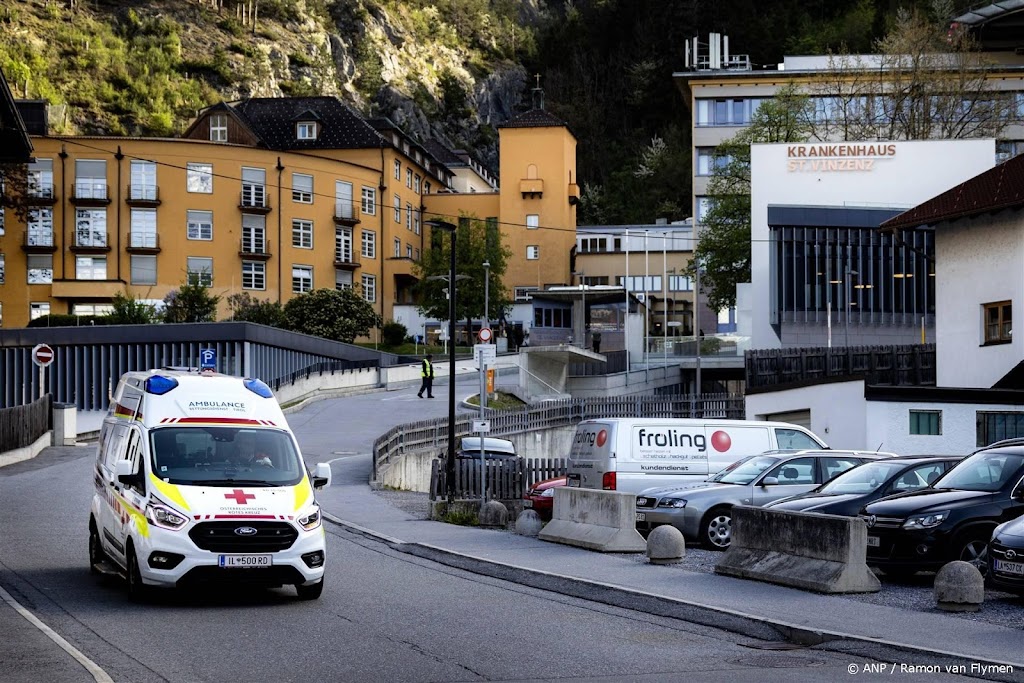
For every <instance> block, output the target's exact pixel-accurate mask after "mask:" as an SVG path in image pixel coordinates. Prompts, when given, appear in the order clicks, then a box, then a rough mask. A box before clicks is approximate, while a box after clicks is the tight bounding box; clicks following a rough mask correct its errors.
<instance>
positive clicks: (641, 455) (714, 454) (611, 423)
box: [567, 418, 828, 493]
mask: <svg viewBox="0 0 1024 683" xmlns="http://www.w3.org/2000/svg"><path fill="white" fill-rule="evenodd" d="M821 448H828V446H826V445H825V444H824V443H823V442H822V441H821V440H820V439H819V438H818V437H816V436H815V435H814V434H812V433H811V432H809V431H808V430H806V429H804V428H803V427H800V426H797V425H793V424H788V423H786V422H751V421H747V420H712V419H707V420H705V419H671V418H665V419H661V418H608V419H600V420H584V421H583V422H580V423H579V425H577V427H576V434H575V435H574V436H573V440H572V447H571V448H570V450H569V468H568V482H567V484H568V485H569V486H580V487H583V488H591V489H604V490H606V491H629V492H632V493H639V492H640V491H643V490H644V489H648V488H651V487H653V486H658V487H664V486H674V485H678V484H686V483H693V482H699V481H703V480H704V479H706V478H707V477H709V476H710V475H712V474H715V473H716V472H718V471H720V470H722V469H725V468H726V467H728V466H729V465H731V464H733V463H734V462H736V461H737V460H739V459H740V458H743V457H746V456H748V455H756V454H758V453H763V452H765V451H772V450H803V449H821Z"/></svg>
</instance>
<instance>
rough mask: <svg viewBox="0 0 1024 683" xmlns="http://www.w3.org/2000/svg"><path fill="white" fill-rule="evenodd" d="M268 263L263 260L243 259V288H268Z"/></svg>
mask: <svg viewBox="0 0 1024 683" xmlns="http://www.w3.org/2000/svg"><path fill="white" fill-rule="evenodd" d="M266 288H267V264H266V263H263V262H262V261H242V289H266Z"/></svg>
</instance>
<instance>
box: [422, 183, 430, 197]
mask: <svg viewBox="0 0 1024 683" xmlns="http://www.w3.org/2000/svg"><path fill="white" fill-rule="evenodd" d="M423 194H430V181H427V182H425V183H423Z"/></svg>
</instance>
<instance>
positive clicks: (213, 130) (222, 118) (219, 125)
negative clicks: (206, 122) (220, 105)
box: [210, 114, 228, 142]
mask: <svg viewBox="0 0 1024 683" xmlns="http://www.w3.org/2000/svg"><path fill="white" fill-rule="evenodd" d="M210 140H211V141H212V142H227V141H228V115H227V114H211V115H210Z"/></svg>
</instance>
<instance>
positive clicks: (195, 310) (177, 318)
mask: <svg viewBox="0 0 1024 683" xmlns="http://www.w3.org/2000/svg"><path fill="white" fill-rule="evenodd" d="M218 303H220V297H219V296H217V295H214V294H210V288H209V287H207V286H206V285H204V284H202V283H201V282H199V280H198V278H196V277H194V276H192V275H190V276H189V280H188V281H187V282H185V283H183V284H182V285H181V287H179V288H178V289H176V290H173V291H171V292H170V293H168V295H167V296H165V297H164V312H163V318H164V322H165V323H212V322H214V321H216V320H217V304H218Z"/></svg>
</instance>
